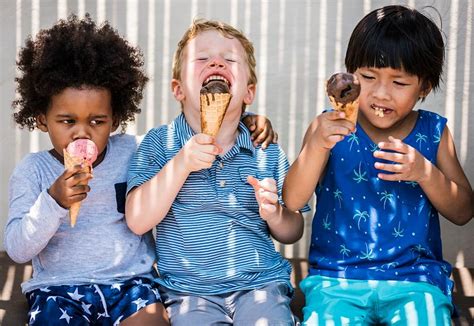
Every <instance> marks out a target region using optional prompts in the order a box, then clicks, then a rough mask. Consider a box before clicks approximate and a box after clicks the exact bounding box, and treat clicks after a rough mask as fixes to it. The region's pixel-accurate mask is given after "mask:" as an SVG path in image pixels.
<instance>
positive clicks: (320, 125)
mask: <svg viewBox="0 0 474 326" xmlns="http://www.w3.org/2000/svg"><path fill="white" fill-rule="evenodd" d="M343 118H344V114H343V113H340V112H335V111H332V112H326V113H323V114H321V115H319V116H318V117H316V119H314V120H313V122H312V123H311V124H310V125H309V127H308V130H307V131H306V134H305V136H304V139H303V145H302V147H301V151H300V154H299V155H298V157H297V158H296V160H295V162H294V163H293V164H292V165H291V167H290V169H289V171H288V174H287V176H286V178H285V183H284V185H283V201H284V203H285V205H286V206H287V207H288V208H289V209H290V210H298V209H301V208H302V207H303V206H304V205H305V204H306V203H307V202H308V201H309V200H310V198H311V196H312V195H313V193H314V189H315V188H316V185H317V184H318V182H319V180H320V179H321V176H322V175H323V172H324V169H325V167H326V163H327V160H328V158H329V152H330V150H331V148H333V147H334V146H335V145H336V143H337V142H339V141H341V140H342V139H344V137H345V136H346V135H348V134H349V133H351V132H352V131H353V130H354V127H355V126H354V124H352V123H351V122H349V121H347V120H344V119H343Z"/></svg>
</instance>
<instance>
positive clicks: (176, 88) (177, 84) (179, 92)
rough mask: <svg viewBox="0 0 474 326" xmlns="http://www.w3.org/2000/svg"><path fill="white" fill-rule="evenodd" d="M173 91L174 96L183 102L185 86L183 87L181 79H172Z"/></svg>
mask: <svg viewBox="0 0 474 326" xmlns="http://www.w3.org/2000/svg"><path fill="white" fill-rule="evenodd" d="M171 91H172V92H173V95H174V98H175V99H176V100H177V101H178V102H181V101H183V100H184V98H185V96H184V93H183V88H182V87H181V81H180V80H178V79H174V78H173V79H172V80H171Z"/></svg>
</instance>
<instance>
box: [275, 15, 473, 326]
mask: <svg viewBox="0 0 474 326" xmlns="http://www.w3.org/2000/svg"><path fill="white" fill-rule="evenodd" d="M443 59H444V43H443V37H442V35H441V32H440V30H439V29H438V27H437V26H436V25H435V24H434V23H433V22H432V21H431V20H430V19H428V18H427V17H425V16H424V15H422V14H421V13H420V12H418V11H416V10H412V9H408V8H405V7H403V6H387V7H384V8H380V9H377V10H374V11H373V12H371V13H369V14H368V15H367V16H365V17H364V18H363V19H362V20H361V21H360V22H359V24H358V25H357V26H356V28H355V30H354V31H353V33H352V36H351V38H350V41H349V45H348V49H347V53H346V59H345V63H346V67H347V70H348V71H349V72H350V73H354V74H355V75H356V76H357V78H358V80H359V81H360V86H361V93H360V96H359V101H360V107H359V115H358V121H357V128H356V126H355V125H354V124H353V123H352V122H350V121H348V120H346V119H345V115H344V113H341V112H337V111H328V112H325V113H322V114H321V115H319V116H317V117H316V119H315V120H314V121H313V122H312V123H311V125H310V126H309V128H308V130H307V132H306V135H305V138H304V141H303V146H302V149H301V152H300V154H299V156H298V158H297V160H296V161H295V162H294V163H293V165H292V166H291V168H290V170H289V172H288V176H287V178H286V181H285V185H284V190H283V199H284V201H285V203H286V204H287V207H288V208H290V209H298V208H300V207H302V206H303V205H304V204H305V203H306V202H307V201H308V200H309V199H310V197H311V196H312V194H313V192H314V191H315V189H316V196H317V206H316V213H315V216H314V220H313V228H312V237H311V247H310V253H309V263H310V268H309V276H308V277H307V278H306V279H305V280H303V281H302V282H301V288H302V291H303V292H304V293H305V296H306V307H305V308H304V310H303V312H304V320H305V323H306V324H307V325H317V324H318V323H319V324H320V325H326V324H327V323H336V324H344V325H345V324H348V325H367V324H384V325H386V324H397V325H450V323H451V322H450V315H451V311H452V304H451V289H452V282H451V280H450V279H449V275H450V271H451V266H450V265H449V264H448V263H447V262H446V261H444V260H443V257H442V250H441V235H440V226H439V220H438V212H439V213H441V214H442V215H443V216H444V217H446V218H447V219H448V220H450V221H451V222H453V223H455V224H458V225H462V224H465V223H467V222H468V221H469V220H470V219H471V216H472V214H473V213H472V197H471V196H472V189H471V186H470V185H469V182H468V180H467V178H466V176H465V175H464V172H463V170H462V168H461V165H460V164H459V161H458V159H457V157H456V152H455V149H454V142H453V139H452V136H451V133H450V131H449V129H448V127H447V126H446V119H445V118H443V117H441V116H440V115H438V114H436V113H433V112H429V111H424V110H413V108H414V106H415V104H416V103H417V102H418V101H419V100H420V99H421V100H423V99H424V98H425V97H426V96H427V95H428V94H429V93H430V91H431V90H432V89H436V88H437V87H438V85H439V81H440V78H441V72H442V67H443Z"/></svg>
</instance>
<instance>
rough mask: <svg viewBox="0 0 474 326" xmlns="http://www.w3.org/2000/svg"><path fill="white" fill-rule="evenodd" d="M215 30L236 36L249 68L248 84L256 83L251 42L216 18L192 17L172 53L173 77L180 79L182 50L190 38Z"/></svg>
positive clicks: (230, 36) (231, 36)
mask: <svg viewBox="0 0 474 326" xmlns="http://www.w3.org/2000/svg"><path fill="white" fill-rule="evenodd" d="M210 30H215V31H218V32H219V33H221V34H222V35H223V36H225V37H228V38H236V39H237V40H238V41H239V42H240V44H242V46H243V48H244V50H245V53H246V54H247V58H246V59H247V60H246V61H247V65H248V68H249V74H250V77H249V80H248V85H252V84H253V85H257V74H256V73H255V66H256V65H257V63H256V60H255V55H254V47H253V44H252V42H250V41H249V39H248V38H247V37H246V36H245V35H244V34H243V33H242V32H241V31H239V30H237V29H236V28H234V27H232V26H231V25H229V24H226V23H223V22H220V21H216V20H207V19H202V18H198V19H194V20H193V23H192V24H191V26H190V27H189V28H188V29H187V30H186V32H185V33H184V35H183V37H182V38H181V40H180V41H179V43H178V48H177V49H176V52H175V53H174V57H173V68H172V72H173V78H174V79H177V80H180V79H181V69H182V61H183V52H184V48H185V47H186V45H187V44H188V42H189V41H190V40H192V39H193V38H195V37H196V36H197V35H199V34H200V33H202V32H205V31H210Z"/></svg>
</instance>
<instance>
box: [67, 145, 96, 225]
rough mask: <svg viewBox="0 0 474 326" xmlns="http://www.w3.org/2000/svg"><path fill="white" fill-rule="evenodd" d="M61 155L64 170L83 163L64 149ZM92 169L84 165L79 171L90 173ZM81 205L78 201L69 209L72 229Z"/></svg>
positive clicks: (83, 183) (84, 183)
mask: <svg viewBox="0 0 474 326" xmlns="http://www.w3.org/2000/svg"><path fill="white" fill-rule="evenodd" d="M63 155H64V167H65V168H66V169H70V168H72V167H74V166H75V165H78V164H81V163H82V162H83V159H82V158H79V157H75V156H73V155H71V154H69V153H68V152H67V151H66V149H64V150H63ZM91 169H92V167H91V166H90V165H88V164H87V162H86V164H85V166H84V168H83V169H82V170H81V172H90V171H91ZM79 184H80V185H86V184H87V181H85V182H82V183H79ZM81 203H82V202H80V201H78V202H75V203H73V204H72V205H71V206H70V207H69V217H70V219H71V226H72V227H74V225H75V224H76V221H77V215H78V214H79V209H80V208H81Z"/></svg>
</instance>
